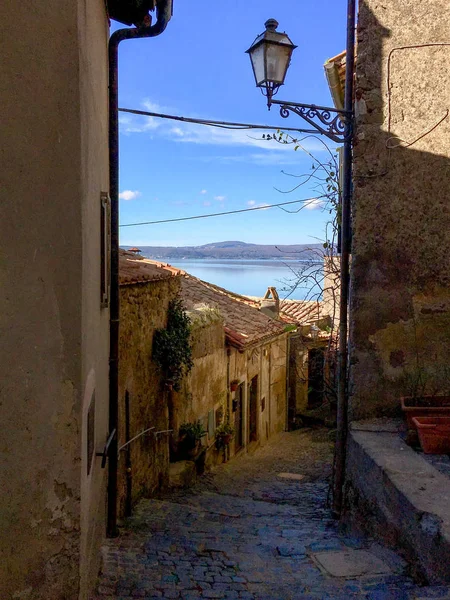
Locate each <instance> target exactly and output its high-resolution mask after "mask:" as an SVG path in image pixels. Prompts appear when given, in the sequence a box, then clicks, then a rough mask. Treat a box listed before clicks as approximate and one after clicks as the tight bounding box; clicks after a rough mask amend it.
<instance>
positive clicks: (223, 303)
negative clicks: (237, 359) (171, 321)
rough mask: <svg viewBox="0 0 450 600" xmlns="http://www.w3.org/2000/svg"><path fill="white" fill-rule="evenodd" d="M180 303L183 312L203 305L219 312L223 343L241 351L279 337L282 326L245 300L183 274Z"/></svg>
mask: <svg viewBox="0 0 450 600" xmlns="http://www.w3.org/2000/svg"><path fill="white" fill-rule="evenodd" d="M181 290H182V292H181V294H182V300H183V303H184V305H185V307H186V308H187V309H192V308H193V307H194V306H196V305H198V304H207V305H208V306H213V307H215V308H217V309H219V311H220V313H221V314H222V316H223V318H224V328H225V335H226V338H227V341H228V343H229V344H231V345H232V346H235V347H236V348H239V349H243V348H245V346H247V345H251V344H254V343H257V342H261V341H262V340H265V339H268V338H271V337H274V336H277V335H280V334H282V333H283V332H284V329H285V324H284V323H281V322H280V321H275V320H274V319H271V318H270V317H268V316H266V315H264V314H263V313H262V312H260V311H259V310H258V309H257V308H255V307H254V306H251V304H250V302H249V299H248V298H244V297H243V296H239V294H234V293H233V292H230V291H228V290H225V289H224V288H221V287H219V286H217V285H214V284H212V283H207V282H206V281H202V280H201V279H197V278H196V277H193V276H192V275H188V274H185V275H184V277H183V278H182V280H181Z"/></svg>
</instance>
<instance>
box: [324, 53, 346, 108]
mask: <svg viewBox="0 0 450 600" xmlns="http://www.w3.org/2000/svg"><path fill="white" fill-rule="evenodd" d="M346 58H347V55H346V52H345V50H344V51H343V52H341V53H340V54H338V55H337V56H333V58H330V59H328V60H327V61H326V62H325V64H324V65H323V68H324V69H325V76H326V78H327V81H328V87H329V88H330V92H331V97H332V98H333V103H334V106H335V107H336V108H337V109H339V110H342V109H343V108H344V93H345V65H346Z"/></svg>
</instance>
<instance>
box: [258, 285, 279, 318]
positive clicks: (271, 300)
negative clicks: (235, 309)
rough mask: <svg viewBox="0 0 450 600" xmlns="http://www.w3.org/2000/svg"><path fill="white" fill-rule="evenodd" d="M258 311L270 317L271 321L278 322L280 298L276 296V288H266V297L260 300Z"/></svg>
mask: <svg viewBox="0 0 450 600" xmlns="http://www.w3.org/2000/svg"><path fill="white" fill-rule="evenodd" d="M259 310H260V311H261V312H262V313H264V314H265V315H267V316H268V317H271V318H272V319H275V320H278V319H279V316H280V298H279V296H278V292H277V288H275V287H268V288H267V292H266V295H265V296H264V298H263V299H262V300H261V303H260V305H259Z"/></svg>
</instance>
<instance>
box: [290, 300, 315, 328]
mask: <svg viewBox="0 0 450 600" xmlns="http://www.w3.org/2000/svg"><path fill="white" fill-rule="evenodd" d="M324 316H325V315H324V312H323V302H320V301H316V300H281V302H280V319H281V320H282V321H284V322H285V323H295V324H297V325H307V324H309V323H314V322H316V321H318V320H319V319H321V318H323V317H324Z"/></svg>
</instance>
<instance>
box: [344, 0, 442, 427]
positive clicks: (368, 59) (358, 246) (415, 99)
mask: <svg viewBox="0 0 450 600" xmlns="http://www.w3.org/2000/svg"><path fill="white" fill-rule="evenodd" d="M449 34H450V18H449V13H448V2H447V1H446V0H434V1H433V2H422V3H417V2H415V1H413V0H402V1H401V2H400V1H399V0H397V1H395V2H394V1H393V0H391V1H390V2H383V3H380V2H377V1H376V0H362V1H361V3H360V13H359V24H358V59H357V68H356V98H357V101H356V111H357V128H356V139H355V148H354V199H353V232H354V237H353V250H352V252H353V256H352V269H351V312H350V342H351V344H350V352H351V356H350V365H351V366H350V401H351V413H352V417H353V418H361V417H366V416H372V415H375V414H378V415H383V414H389V413H393V412H396V411H397V410H398V405H399V402H398V396H399V395H401V394H404V393H409V392H410V391H411V380H412V379H414V378H417V374H418V373H420V372H422V371H425V372H426V373H427V374H426V376H425V378H426V380H427V384H428V387H429V389H430V390H433V389H435V388H436V387H440V388H441V390H442V391H445V387H447V389H448V387H450V385H449V375H448V367H447V364H448V355H449V351H450V294H449V287H448V286H449V279H450V269H449V264H450V263H449V259H448V248H449V242H450V204H449V202H448V198H449V192H450V177H449V175H450V162H449V158H450V145H449V141H448V140H449V139H450V135H449V134H450V117H449V116H448V109H449V106H450V71H449V69H448V64H449V60H450V46H445V45H440V43H442V42H445V41H446V40H447V41H448V40H449V38H450V35H449ZM430 43H432V44H438V45H436V46H432V47H423V45H426V44H430ZM403 46H420V47H414V48H400V47H403ZM421 136H422V137H421ZM402 140H403V141H402ZM416 140H417V141H416ZM441 380H443V381H444V383H439V381H441Z"/></svg>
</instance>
